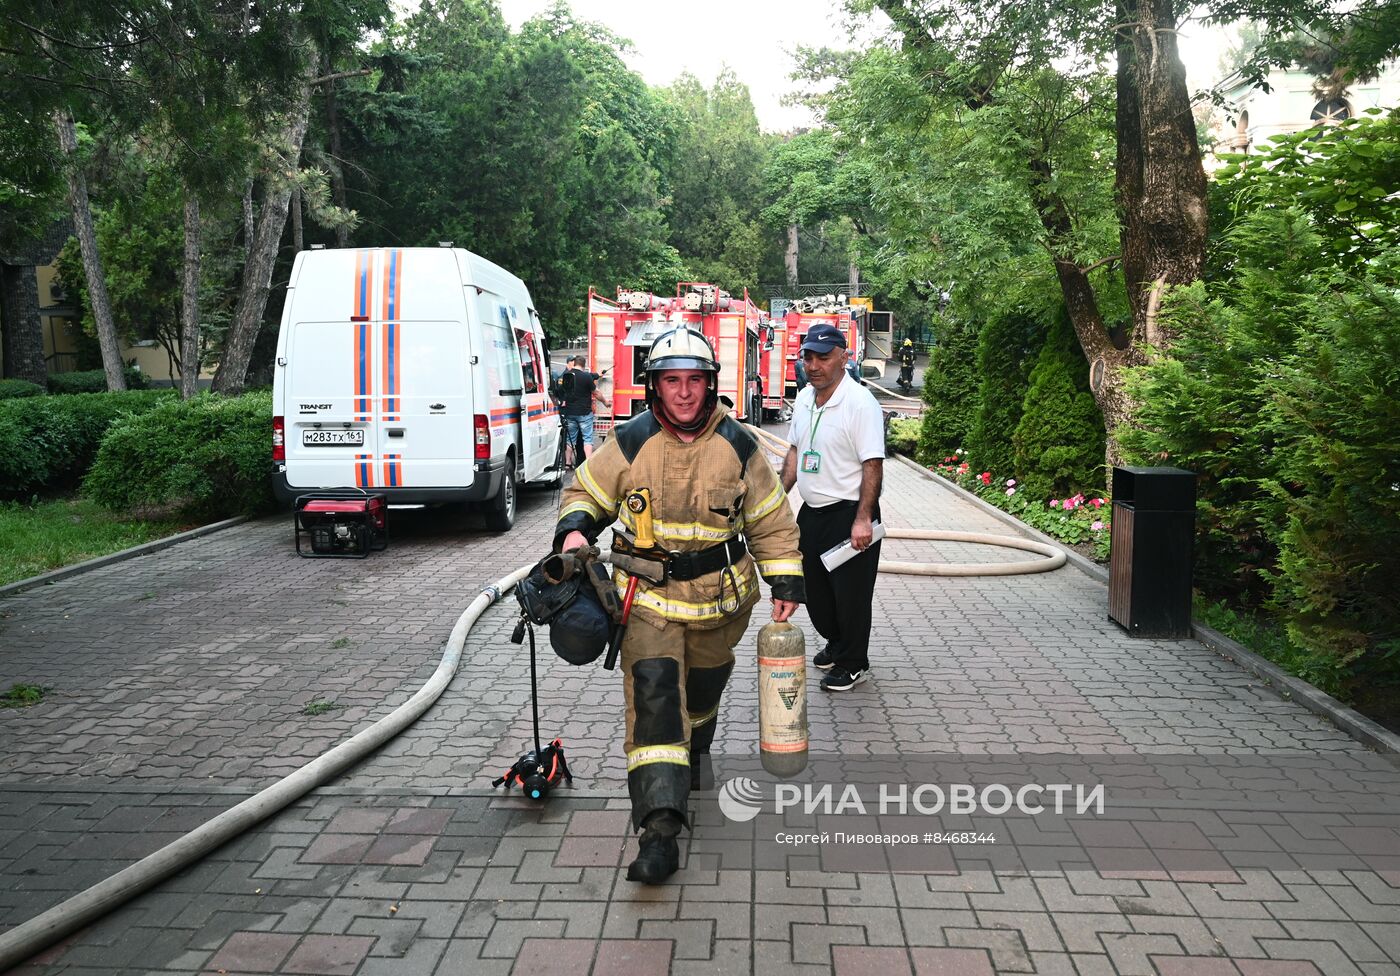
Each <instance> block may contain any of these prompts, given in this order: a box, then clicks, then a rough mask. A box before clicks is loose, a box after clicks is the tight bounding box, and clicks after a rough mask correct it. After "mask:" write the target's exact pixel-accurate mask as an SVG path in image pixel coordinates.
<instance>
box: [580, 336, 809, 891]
mask: <svg viewBox="0 0 1400 976" xmlns="http://www.w3.org/2000/svg"><path fill="white" fill-rule="evenodd" d="M718 378H719V363H718V362H717V361H716V359H715V354H714V350H713V349H712V348H711V347H710V344H709V342H708V341H706V339H705V337H704V336H703V335H701V334H700V333H699V332H695V331H693V330H691V329H687V328H684V327H682V328H678V329H673V330H672V331H670V332H667V333H665V334H664V335H662V336H660V337H659V338H658V339H657V340H656V341H655V342H654V343H652V346H651V349H650V351H649V353H648V356H647V363H646V397H647V404H648V406H649V408H650V409H648V410H647V411H646V412H645V413H642V414H639V415H638V416H636V417H634V418H632V419H631V420H629V421H627V422H626V423H623V424H621V425H619V426H618V428H617V430H616V431H614V432H613V436H611V437H609V438H608V440H607V443H605V444H604V445H603V446H602V447H601V448H600V449H599V451H598V453H597V454H595V455H594V456H593V457H592V458H590V459H589V460H588V461H587V462H586V463H584V464H583V466H582V467H580V468H579V470H578V474H577V477H576V478H575V479H574V482H573V484H572V485H570V486H569V487H568V488H566V489H565V490H564V496H563V499H562V501H561V505H560V509H559V521H558V523H557V524H556V525H555V529H554V545H555V549H556V550H562V551H569V550H573V549H576V548H578V547H580V546H585V545H589V544H591V543H592V542H593V541H595V540H596V539H597V538H598V535H599V533H601V532H602V531H603V529H605V528H607V527H608V526H609V525H612V524H613V522H614V521H618V520H620V522H621V525H619V526H616V527H614V530H613V554H614V556H613V558H614V560H615V569H616V574H615V576H614V582H615V583H616V584H617V586H618V590H619V595H622V594H623V593H625V592H626V590H627V582H628V576H627V575H625V574H624V573H623V571H622V569H621V568H620V564H621V563H622V562H623V561H624V560H632V563H631V565H632V567H633V569H635V570H636V572H637V573H638V577H637V578H638V579H639V582H638V584H637V588H636V591H635V594H634V600H633V604H632V613H631V617H630V618H629V620H628V623H627V630H626V633H625V636H624V637H623V640H622V647H621V652H622V679H623V684H622V688H623V694H624V697H625V699H626V702H627V719H626V725H625V727H624V732H623V735H624V742H623V750H624V752H625V753H626V755H627V788H628V792H629V794H630V795H631V798H632V823H633V826H634V827H635V828H636V829H638V830H640V831H641V832H642V835H641V838H640V840H639V843H638V852H637V859H636V860H635V861H633V862H632V864H631V865H629V866H628V868H627V878H628V880H630V881H638V882H641V883H643V884H659V883H660V882H662V881H664V880H665V879H666V878H668V877H670V875H671V874H672V873H674V872H675V871H676V869H677V866H678V864H679V858H680V853H679V847H678V845H677V842H676V837H677V836H678V835H679V834H680V832H681V829H682V828H683V827H684V826H685V825H686V823H688V821H689V815H690V814H689V809H688V807H689V798H690V791H691V790H692V789H694V788H695V787H696V785H698V783H697V779H698V777H697V776H696V773H697V772H698V771H699V770H700V768H701V765H700V764H701V763H703V761H704V760H703V759H702V758H701V757H703V756H705V755H707V754H708V753H709V751H710V746H711V744H712V743H713V740H714V737H715V725H716V722H717V716H718V713H719V705H720V698H721V696H722V695H723V693H724V689H725V686H726V685H727V684H728V682H729V674H730V672H731V671H732V670H733V669H734V647H735V645H736V644H738V643H739V640H740V638H742V637H743V635H744V630H745V628H747V627H748V623H749V617H750V615H751V614H752V612H753V608H754V605H755V604H756V603H757V602H758V599H759V585H758V579H759V577H760V576H762V577H763V579H764V580H766V581H767V583H768V585H769V587H770V588H771V589H772V596H773V611H772V616H773V619H774V620H775V621H785V620H787V619H788V618H790V617H791V616H792V615H793V613H794V612H796V610H797V605H798V604H799V603H801V602H802V601H803V599H804V598H803V589H802V556H801V554H800V553H799V552H798V549H797V526H796V524H795V523H794V521H793V517H792V510H791V508H790V507H789V506H788V501H787V495H786V493H784V491H783V489H782V487H781V486H780V485H779V484H778V476H777V473H776V472H774V470H773V469H772V467H771V466H770V465H769V464H768V462H767V461H766V460H765V459H764V457H763V453H762V452H761V451H760V450H759V449H758V442H757V441H756V440H755V439H754V436H753V434H751V433H749V432H748V430H746V429H745V427H744V425H743V424H741V423H739V422H738V421H736V420H735V419H734V418H733V416H732V415H731V414H730V412H729V409H728V408H727V407H726V406H724V405H723V404H721V403H719V391H718ZM643 490H645V493H646V494H645V495H644V494H643ZM640 520H646V521H650V523H651V525H652V528H653V531H654V533H655V547H654V548H646V549H641V548H638V545H639V543H638V542H637V539H638V536H639V535H641V536H643V537H644V536H645V535H646V533H645V532H644V531H643V532H641V533H639V532H638V528H639V525H642V524H643V523H642V521H640ZM658 558H659V560H660V561H659V562H658ZM646 563H653V564H655V566H654V569H661V570H662V571H659V572H655V571H653V573H652V574H651V575H643V574H644V573H645V572H646V570H645V568H644V566H645V564H646Z"/></svg>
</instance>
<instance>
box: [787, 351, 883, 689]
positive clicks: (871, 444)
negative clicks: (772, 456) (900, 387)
mask: <svg viewBox="0 0 1400 976" xmlns="http://www.w3.org/2000/svg"><path fill="white" fill-rule="evenodd" d="M801 353H802V363H803V365H804V366H805V367H806V370H807V386H806V387H804V388H803V390H802V392H801V393H799V394H798V395H797V400H796V401H795V403H794V404H793V408H792V427H791V428H790V429H789V431H788V444H789V445H790V446H789V448H788V453H787V458H786V460H784V461H783V487H784V488H785V489H787V490H788V491H791V490H792V486H793V485H794V484H796V485H797V490H798V493H799V494H800V495H801V496H802V510H801V511H800V512H798V514H797V525H798V528H799V529H801V532H802V541H801V543H800V544H799V548H800V549H801V550H802V572H803V575H804V577H805V578H806V581H807V612H808V613H809V614H811V616H812V623H813V624H814V625H815V626H816V628H817V633H819V634H821V635H822V637H824V638H826V641H827V644H826V647H825V648H823V649H822V651H821V653H819V654H818V655H817V656H816V658H814V659H813V661H812V663H813V664H815V665H816V666H817V667H818V668H820V669H822V670H823V671H826V672H828V673H827V676H826V677H825V678H824V679H823V680H822V688H823V689H824V690H826V691H849V690H850V689H852V688H854V687H855V686H856V685H858V684H860V683H861V682H862V681H864V680H865V679H866V677H867V676H868V675H869V672H870V657H869V651H870V616H871V610H870V605H871V601H872V599H873V597H874V593H875V574H876V572H877V571H878V569H879V564H880V543H879V542H876V541H873V540H872V531H873V530H872V527H871V526H872V523H873V522H875V521H878V520H879V518H880V485H881V482H882V480H883V478H884V464H885V420H884V416H883V414H882V413H881V412H880V405H879V403H877V402H876V400H875V397H873V396H872V395H871V394H870V391H869V390H867V389H866V388H865V387H863V386H861V385H860V383H859V382H857V381H856V380H854V379H852V378H851V377H850V376H848V375H847V373H846V368H845V367H846V337H845V336H843V335H842V334H841V330H840V329H837V328H836V327H835V326H832V325H818V326H814V327H813V328H812V329H811V330H810V331H808V333H807V337H806V338H805V339H804V340H803V342H802V350H801ZM847 539H849V540H850V542H851V545H852V546H854V547H855V548H856V549H857V550H859V554H858V555H856V556H855V557H854V558H852V559H850V560H849V561H848V562H846V563H845V564H843V565H841V566H838V567H836V569H835V570H833V571H830V572H828V571H827V569H826V567H825V566H824V565H822V560H821V555H822V553H824V552H826V551H827V550H828V549H830V548H831V547H832V546H835V545H837V544H838V543H841V542H844V541H846V540H847Z"/></svg>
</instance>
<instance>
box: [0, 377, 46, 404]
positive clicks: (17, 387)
mask: <svg viewBox="0 0 1400 976" xmlns="http://www.w3.org/2000/svg"><path fill="white" fill-rule="evenodd" d="M43 395H44V388H43V387H42V386H40V385H39V384H38V383H31V382H29V381H28V380H0V400H17V399H19V398H20V397H36V396H43Z"/></svg>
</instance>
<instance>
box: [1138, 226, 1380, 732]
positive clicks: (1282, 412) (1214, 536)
mask: <svg viewBox="0 0 1400 976" xmlns="http://www.w3.org/2000/svg"><path fill="white" fill-rule="evenodd" d="M1226 245H1227V247H1228V249H1229V254H1230V265H1231V269H1232V272H1233V273H1232V275H1231V277H1230V279H1229V280H1227V281H1224V282H1221V283H1219V284H1215V285H1206V284H1202V283H1197V284H1196V285H1194V286H1192V287H1190V288H1187V289H1181V290H1179V291H1177V292H1175V293H1174V294H1173V295H1172V296H1171V298H1170V300H1169V301H1168V302H1167V303H1166V304H1165V306H1164V310H1165V312H1166V314H1167V315H1169V316H1170V317H1171V318H1172V321H1173V324H1174V326H1175V327H1177V328H1179V330H1180V331H1179V334H1180V336H1181V338H1180V339H1179V340H1178V342H1177V344H1176V345H1175V346H1174V347H1173V349H1172V354H1171V356H1169V357H1164V358H1162V359H1160V360H1159V361H1157V362H1155V363H1153V364H1151V365H1149V366H1146V367H1143V368H1141V369H1139V370H1138V371H1137V372H1136V374H1135V375H1134V377H1133V379H1132V383H1131V385H1130V391H1131V393H1132V395H1133V396H1134V397H1135V398H1136V399H1137V401H1138V402H1139V403H1140V404H1141V407H1140V409H1139V413H1138V418H1137V421H1138V425H1137V426H1136V427H1135V428H1134V429H1132V430H1129V431H1125V432H1123V434H1122V436H1121V441H1122V443H1123V445H1124V448H1125V451H1127V452H1128V454H1129V456H1130V457H1131V458H1133V459H1140V460H1144V461H1150V462H1152V463H1161V462H1162V460H1164V459H1165V460H1166V461H1167V463H1171V464H1176V465H1179V466H1181V467H1184V468H1187V469H1189V470H1192V471H1195V472H1196V473H1197V475H1198V476H1199V482H1198V486H1199V487H1198V498H1199V504H1198V508H1197V554H1198V555H1197V567H1196V581H1197V585H1198V586H1199V587H1200V588H1201V590H1202V592H1203V593H1204V595H1205V596H1206V597H1207V598H1208V599H1220V598H1222V597H1223V598H1228V599H1230V600H1231V601H1232V603H1234V604H1236V605H1239V606H1243V607H1245V608H1250V607H1262V608H1265V609H1267V610H1270V611H1273V612H1275V613H1277V614H1279V616H1280V618H1281V619H1282V621H1283V623H1284V624H1285V626H1286V629H1287V634H1288V636H1289V638H1290V639H1291V640H1293V641H1294V642H1295V643H1296V644H1297V645H1298V646H1299V647H1301V648H1302V649H1303V650H1304V651H1306V652H1308V653H1310V654H1312V655H1315V656H1316V658H1317V660H1316V661H1315V662H1314V663H1313V664H1311V665H1310V666H1309V670H1310V671H1312V672H1316V673H1330V674H1334V675H1335V683H1336V685H1337V686H1338V687H1342V688H1344V689H1346V691H1347V694H1348V695H1349V696H1356V695H1363V694H1376V693H1377V689H1379V688H1383V687H1388V688H1389V689H1390V695H1391V705H1389V706H1382V710H1384V708H1386V707H1391V708H1393V707H1394V706H1395V703H1396V701H1400V601H1397V600H1395V599H1394V597H1393V593H1394V586H1395V580H1396V579H1400V247H1393V248H1391V249H1390V250H1388V251H1386V252H1382V253H1378V254H1376V255H1375V256H1374V257H1373V259H1372V260H1371V261H1369V262H1367V263H1366V264H1364V265H1359V266H1357V265H1352V266H1350V267H1348V265H1347V263H1346V262H1341V261H1331V260H1329V259H1328V249H1329V247H1330V243H1329V241H1328V239H1327V238H1326V237H1325V236H1324V235H1321V234H1319V233H1318V228H1317V227H1316V226H1315V223H1314V221H1313V220H1312V218H1311V217H1310V216H1309V215H1308V214H1307V213H1306V212H1305V211H1303V210H1301V209H1298V208H1290V209H1286V210H1274V209H1265V210H1260V211H1256V212H1253V213H1251V214H1248V215H1247V216H1246V217H1244V218H1243V219H1242V220H1240V221H1239V222H1238V223H1237V224H1236V226H1235V227H1234V228H1233V229H1232V231H1231V232H1230V234H1229V235H1228V238H1227V241H1226ZM1331 683H1332V681H1331V680H1329V684H1331Z"/></svg>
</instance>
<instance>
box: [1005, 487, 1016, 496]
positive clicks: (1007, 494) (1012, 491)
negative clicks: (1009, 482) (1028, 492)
mask: <svg viewBox="0 0 1400 976" xmlns="http://www.w3.org/2000/svg"><path fill="white" fill-rule="evenodd" d="M1014 494H1016V489H1015V488H1008V489H1006V497H1007V498H1010V497H1011V496H1012V495H1014Z"/></svg>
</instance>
